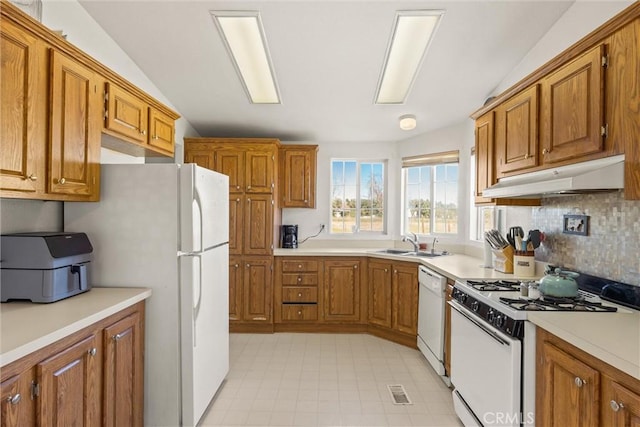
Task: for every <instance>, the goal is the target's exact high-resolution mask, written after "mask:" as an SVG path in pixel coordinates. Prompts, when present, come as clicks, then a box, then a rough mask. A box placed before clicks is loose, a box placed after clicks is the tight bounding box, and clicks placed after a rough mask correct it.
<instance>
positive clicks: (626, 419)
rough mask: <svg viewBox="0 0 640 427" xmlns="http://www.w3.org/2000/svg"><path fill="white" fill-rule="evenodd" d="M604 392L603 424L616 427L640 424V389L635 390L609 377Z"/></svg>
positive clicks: (632, 426) (630, 426)
mask: <svg viewBox="0 0 640 427" xmlns="http://www.w3.org/2000/svg"><path fill="white" fill-rule="evenodd" d="M606 382H607V384H606V386H607V387H606V389H607V391H608V392H607V393H606V394H604V397H603V399H604V402H603V411H604V412H605V413H604V414H603V418H604V419H603V424H604V425H608V426H615V427H639V426H640V390H638V391H636V392H633V391H631V390H629V389H628V388H627V387H625V386H623V385H622V384H620V383H618V382H616V381H614V380H612V379H610V378H607V379H606Z"/></svg>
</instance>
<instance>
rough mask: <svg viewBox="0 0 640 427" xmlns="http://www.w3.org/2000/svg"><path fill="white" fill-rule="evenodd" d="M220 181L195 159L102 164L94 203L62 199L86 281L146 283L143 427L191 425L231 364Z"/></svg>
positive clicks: (224, 186) (224, 190)
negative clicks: (79, 245)
mask: <svg viewBox="0 0 640 427" xmlns="http://www.w3.org/2000/svg"><path fill="white" fill-rule="evenodd" d="M228 188H229V186H228V177H227V176H226V175H222V174H219V173H216V172H213V171H210V170H208V169H205V168H201V167H198V166H196V165H194V164H185V165H177V164H123V165H101V198H100V201H99V202H93V203H89V202H87V203H85V202H81V203H80V202H65V203H64V229H65V230H66V231H83V232H86V233H87V235H88V236H89V240H90V241H91V244H92V245H93V247H94V252H93V260H92V270H91V271H90V277H89V280H91V283H92V285H94V286H103V287H104V286H107V287H109V286H113V287H148V288H151V289H152V295H151V297H150V299H149V300H147V305H146V319H145V345H146V346H145V375H144V376H145V381H144V382H145V390H144V391H145V399H144V400H145V411H144V414H145V425H149V426H172V427H173V426H178V425H184V426H193V425H196V424H197V422H198V421H199V420H200V418H201V417H202V414H203V413H204V411H205V410H206V408H207V406H208V405H209V403H210V402H211V400H212V398H213V396H214V394H215V393H216V391H217V390H218V388H219V387H220V385H221V383H222V381H223V380H224V378H225V376H226V374H227V373H228V371H229V303H228V301H229V297H228V294H229V288H228V286H229V284H228V282H229V270H228V268H229V248H228V242H229V203H228V200H229V197H228Z"/></svg>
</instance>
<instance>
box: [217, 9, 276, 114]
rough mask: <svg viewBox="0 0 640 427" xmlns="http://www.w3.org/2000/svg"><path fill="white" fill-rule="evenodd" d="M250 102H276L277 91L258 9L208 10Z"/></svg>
mask: <svg viewBox="0 0 640 427" xmlns="http://www.w3.org/2000/svg"><path fill="white" fill-rule="evenodd" d="M210 13H211V16H212V17H213V21H214V22H215V23H216V27H217V28H218V31H219V32H220V35H221V36H222V40H223V42H224V44H225V47H226V48H227V51H228V52H229V55H230V56H231V60H232V61H233V65H234V67H235V68H236V72H237V73H238V75H239V76H240V81H241V82H242V86H243V87H244V89H245V91H246V92H247V95H248V96H249V99H250V100H251V102H252V103H253V104H279V103H280V93H279V91H278V85H277V83H276V79H275V73H274V71H273V65H272V63H271V57H270V55H269V49H268V47H267V40H266V38H265V35H264V29H263V27H262V21H261V20H260V14H259V12H246V11H242V12H230V11H221V12H219V11H211V12H210Z"/></svg>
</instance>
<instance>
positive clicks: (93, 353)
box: [87, 347, 98, 356]
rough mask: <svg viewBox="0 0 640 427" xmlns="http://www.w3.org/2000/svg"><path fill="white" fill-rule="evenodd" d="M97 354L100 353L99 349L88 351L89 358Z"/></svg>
mask: <svg viewBox="0 0 640 427" xmlns="http://www.w3.org/2000/svg"><path fill="white" fill-rule="evenodd" d="M97 352H98V349H96V348H95V347H93V348H92V349H91V350H89V351H87V353H88V354H89V356H95V355H96V353H97Z"/></svg>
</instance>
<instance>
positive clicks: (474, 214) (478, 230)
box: [469, 149, 498, 242]
mask: <svg viewBox="0 0 640 427" xmlns="http://www.w3.org/2000/svg"><path fill="white" fill-rule="evenodd" d="M475 188H476V154H475V150H474V149H472V150H471V171H470V181H469V189H470V191H469V196H470V199H469V239H470V240H477V241H479V242H483V241H484V232H485V231H487V230H491V229H494V228H496V227H497V214H498V213H497V211H496V209H495V207H494V206H478V207H476V206H475V197H474V192H475Z"/></svg>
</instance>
